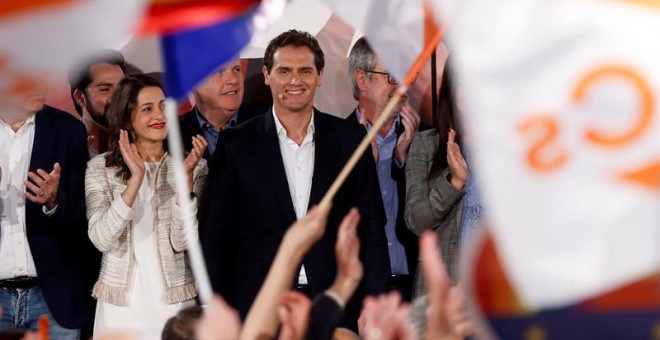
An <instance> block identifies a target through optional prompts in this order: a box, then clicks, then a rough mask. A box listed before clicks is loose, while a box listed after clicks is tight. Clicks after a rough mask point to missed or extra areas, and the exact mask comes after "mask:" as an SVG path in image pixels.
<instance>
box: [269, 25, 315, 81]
mask: <svg viewBox="0 0 660 340" xmlns="http://www.w3.org/2000/svg"><path fill="white" fill-rule="evenodd" d="M284 46H295V47H307V48H309V50H310V51H312V53H314V66H316V71H317V72H321V71H322V70H323V67H324V66H325V57H324V56H323V50H322V49H321V46H320V45H319V42H318V41H317V40H316V38H314V36H312V35H311V34H309V33H307V32H303V31H298V30H288V31H286V32H284V33H281V34H280V35H278V36H277V37H275V38H273V40H271V41H270V42H269V43H268V47H266V53H264V66H265V67H266V70H267V71H268V73H270V71H271V70H272V68H273V56H274V55H275V52H276V51H277V50H278V49H279V48H281V47H284Z"/></svg>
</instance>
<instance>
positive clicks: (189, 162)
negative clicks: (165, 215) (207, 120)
mask: <svg viewBox="0 0 660 340" xmlns="http://www.w3.org/2000/svg"><path fill="white" fill-rule="evenodd" d="M192 145H193V148H192V150H190V153H189V154H188V156H187V157H186V159H185V160H184V161H183V166H184V168H185V169H186V174H187V175H188V188H189V189H190V190H191V191H192V188H193V173H194V171H195V167H196V166H197V164H198V163H199V161H200V160H201V159H202V157H203V156H204V151H206V148H207V147H208V145H209V144H208V143H207V142H206V139H204V137H202V136H200V135H196V136H193V137H192Z"/></svg>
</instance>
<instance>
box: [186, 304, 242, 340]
mask: <svg viewBox="0 0 660 340" xmlns="http://www.w3.org/2000/svg"><path fill="white" fill-rule="evenodd" d="M240 332H241V319H240V318H239V316H238V312H236V310H234V309H232V308H231V307H230V306H229V305H228V304H227V303H226V302H225V301H224V300H223V299H222V298H221V297H220V296H218V295H214V296H213V298H212V299H211V303H210V304H209V305H208V306H207V307H206V308H204V314H203V315H202V319H201V320H199V322H198V323H197V329H196V332H195V333H196V335H197V339H200V340H221V339H222V340H224V339H226V340H229V339H231V340H233V339H238V336H239V334H240Z"/></svg>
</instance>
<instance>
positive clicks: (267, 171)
mask: <svg viewBox="0 0 660 340" xmlns="http://www.w3.org/2000/svg"><path fill="white" fill-rule="evenodd" d="M264 115H265V116H264V119H263V122H264V124H263V126H262V127H261V128H260V129H259V131H258V133H259V138H261V139H262V143H261V145H263V148H261V149H260V150H259V151H258V152H259V158H260V160H261V163H262V167H261V171H262V173H263V174H264V177H265V178H266V180H267V183H269V184H270V190H272V192H273V195H274V196H275V200H276V201H277V202H278V203H279V205H280V206H281V208H282V210H283V212H284V214H285V215H286V217H287V218H288V219H289V220H290V221H295V220H296V212H295V210H294V208H293V202H292V201H291V194H290V192H289V182H288V181H287V178H286V171H285V170H284V161H283V160H282V153H281V151H280V144H279V139H278V137H277V130H276V126H275V119H274V118H273V111H272V110H269V111H268V112H266V113H265V114H264ZM263 189H264V190H268V189H267V188H263Z"/></svg>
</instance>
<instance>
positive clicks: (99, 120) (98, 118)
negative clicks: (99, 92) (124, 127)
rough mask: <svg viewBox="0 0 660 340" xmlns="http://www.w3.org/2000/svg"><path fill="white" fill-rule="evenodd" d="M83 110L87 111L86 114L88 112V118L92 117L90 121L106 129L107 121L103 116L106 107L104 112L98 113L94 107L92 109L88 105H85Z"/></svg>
mask: <svg viewBox="0 0 660 340" xmlns="http://www.w3.org/2000/svg"><path fill="white" fill-rule="evenodd" d="M85 108H86V109H87V112H89V116H90V117H92V120H93V121H94V122H96V124H99V125H101V126H103V127H104V128H106V129H107V128H108V119H107V118H106V116H105V111H107V108H108V107H107V106H106V107H104V108H103V109H104V112H98V111H96V109H94V107H92V106H91V105H89V104H86V105H85Z"/></svg>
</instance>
